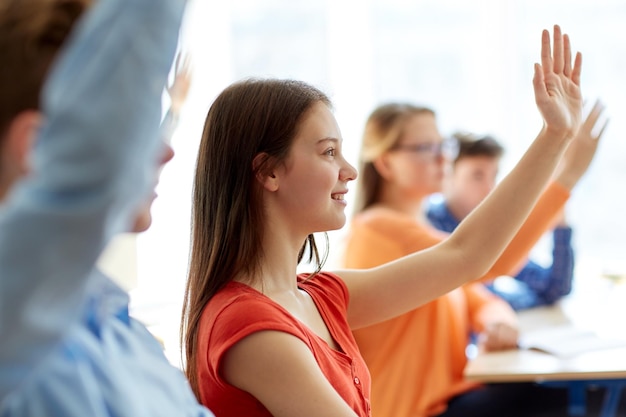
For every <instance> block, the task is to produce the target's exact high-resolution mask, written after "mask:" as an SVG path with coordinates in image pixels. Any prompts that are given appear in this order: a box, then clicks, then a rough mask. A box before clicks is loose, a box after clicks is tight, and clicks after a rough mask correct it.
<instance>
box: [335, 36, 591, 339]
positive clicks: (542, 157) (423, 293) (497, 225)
mask: <svg viewBox="0 0 626 417" xmlns="http://www.w3.org/2000/svg"><path fill="white" fill-rule="evenodd" d="M581 66H582V57H581V55H580V54H577V55H576V58H575V61H574V64H573V66H572V64H571V48H570V43H569V38H568V37H567V35H565V36H562V35H561V30H560V28H559V27H558V26H555V27H554V43H553V48H551V45H550V36H549V33H548V32H547V31H545V30H544V31H543V34H542V45H541V65H540V64H535V75H534V78H533V87H534V92H535V101H536V103H537V107H538V109H539V111H540V113H541V115H542V117H543V120H544V126H543V128H542V130H541V132H540V133H539V135H538V136H537V138H536V139H535V140H534V142H533V143H532V145H531V146H530V148H529V149H528V150H527V151H526V153H525V154H524V156H523V157H522V158H521V160H520V161H519V162H518V164H517V165H516V167H515V168H514V169H513V170H512V171H511V172H510V173H509V175H507V177H506V178H505V179H504V180H503V181H502V182H501V183H500V184H499V185H498V187H496V189H495V190H494V191H493V192H492V193H491V194H490V196H489V197H488V198H487V199H485V200H484V201H483V202H482V203H481V204H480V206H479V207H478V208H477V209H476V210H474V211H473V212H472V213H471V214H470V215H469V216H468V217H467V218H466V219H465V220H464V221H463V222H462V223H461V224H460V225H459V227H458V228H457V229H456V230H455V231H454V232H453V233H452V234H451V235H450V237H449V238H448V239H446V240H445V241H443V242H442V243H440V244H438V245H436V246H434V247H432V248H429V249H427V250H424V251H422V252H418V253H416V254H413V255H409V256H407V257H404V258H402V259H400V260H397V261H394V262H391V263H389V264H385V265H383V266H380V267H378V268H374V269H368V270H363V271H341V272H339V275H340V276H342V277H343V279H344V280H345V282H346V284H347V285H348V288H349V290H350V294H351V297H350V307H349V310H348V314H349V320H350V324H351V326H352V327H353V328H358V327H361V326H364V325H368V324H372V323H375V322H378V321H381V320H385V319H388V318H391V317H394V316H396V315H398V314H402V313H403V312H406V311H408V310H411V309H413V308H415V307H417V306H419V305H421V304H423V303H425V302H427V301H429V300H432V299H433V298H436V297H437V296H439V295H441V294H444V293H446V292H448V291H450V290H451V289H453V288H455V287H457V286H459V285H461V284H463V283H464V282H467V281H469V280H472V279H476V278H479V277H481V276H483V275H485V274H486V273H487V271H488V270H489V268H490V267H491V266H492V265H493V263H494V262H495V261H496V260H497V259H498V257H499V256H500V254H501V253H502V251H503V249H504V248H505V246H506V245H507V244H508V243H509V242H510V240H511V239H512V238H513V236H514V235H515V233H516V232H517V230H518V229H519V227H520V225H521V224H522V223H523V222H524V220H525V219H526V217H527V216H528V214H529V213H530V211H531V209H532V208H533V206H534V204H535V202H536V200H537V198H538V196H539V195H540V193H541V192H542V190H543V189H544V188H545V186H546V184H547V182H548V180H549V179H550V177H551V176H552V174H553V172H554V170H555V168H556V166H557V164H558V162H559V160H560V159H561V156H562V154H563V152H564V151H565V149H566V148H567V145H568V144H569V142H570V141H571V139H572V137H573V136H574V134H575V132H576V131H577V130H578V127H579V125H580V119H581V108H582V98H581V93H580V86H579V84H580V72H581Z"/></svg>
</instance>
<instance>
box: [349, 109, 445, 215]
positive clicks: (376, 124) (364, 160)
mask: <svg viewBox="0 0 626 417" xmlns="http://www.w3.org/2000/svg"><path fill="white" fill-rule="evenodd" d="M420 114H431V115H434V114H435V112H434V111H433V110H431V109H429V108H427V107H420V106H415V105H412V104H408V103H387V104H383V105H381V106H378V107H377V108H376V109H375V110H374V111H373V112H372V113H371V114H370V116H369V117H368V119H367V122H366V123H365V130H364V133H363V141H362V145H361V153H360V157H359V178H358V180H357V186H356V187H357V191H356V202H355V206H354V212H355V213H359V212H361V211H363V210H365V209H366V208H367V207H369V206H371V205H372V204H374V203H376V202H377V201H378V193H379V190H380V184H381V182H382V178H381V176H380V174H379V173H378V171H377V170H376V168H375V167H374V163H373V162H374V161H375V160H376V159H377V158H378V157H380V156H381V155H382V154H384V153H385V152H387V151H389V150H390V149H392V148H393V147H394V146H395V145H396V144H397V143H398V140H400V138H401V137H402V134H403V133H404V129H405V127H406V124H407V122H408V121H409V120H410V119H411V118H412V117H414V116H416V115H420Z"/></svg>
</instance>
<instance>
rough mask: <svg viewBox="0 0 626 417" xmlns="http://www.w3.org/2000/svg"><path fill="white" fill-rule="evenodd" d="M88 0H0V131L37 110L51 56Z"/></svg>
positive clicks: (57, 50) (58, 48) (60, 44)
mask: <svg viewBox="0 0 626 417" xmlns="http://www.w3.org/2000/svg"><path fill="white" fill-rule="evenodd" d="M91 3H92V1H91V0H2V2H0V57H2V65H0V92H1V94H0V134H3V133H4V131H5V130H6V129H7V127H8V126H9V124H10V123H11V121H12V120H13V119H14V118H15V117H16V116H17V115H18V114H20V113H21V112H23V111H26V110H39V107H40V102H39V100H40V94H41V89H42V86H43V84H44V81H45V79H46V76H47V74H48V71H49V69H50V66H51V64H52V62H53V61H54V58H55V57H56V55H57V53H58V52H59V50H60V49H61V47H62V46H63V44H64V43H65V40H66V39H67V37H68V36H69V34H70V32H71V31H72V29H73V27H74V24H75V23H76V22H77V21H78V19H79V17H80V16H81V15H82V13H83V12H84V11H85V10H86V8H87V7H88V6H89V5H90V4H91Z"/></svg>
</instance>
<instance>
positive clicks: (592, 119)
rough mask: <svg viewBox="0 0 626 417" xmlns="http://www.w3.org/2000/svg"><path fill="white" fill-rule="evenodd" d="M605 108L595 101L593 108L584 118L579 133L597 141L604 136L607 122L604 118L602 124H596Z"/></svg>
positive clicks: (598, 101)
mask: <svg viewBox="0 0 626 417" xmlns="http://www.w3.org/2000/svg"><path fill="white" fill-rule="evenodd" d="M604 109H605V106H604V104H603V103H602V102H601V101H600V100H596V102H595V103H594V105H593V107H592V108H591V110H590V111H589V114H588V115H587V117H586V118H585V121H584V122H583V125H582V126H581V129H580V130H581V133H583V134H584V135H585V136H587V137H589V138H590V139H594V140H599V139H600V138H601V137H602V135H603V134H604V130H605V129H606V126H607V124H608V122H609V120H608V119H607V118H605V119H604V120H603V121H602V123H601V124H600V123H598V122H599V121H600V118H601V117H602V114H603V112H604Z"/></svg>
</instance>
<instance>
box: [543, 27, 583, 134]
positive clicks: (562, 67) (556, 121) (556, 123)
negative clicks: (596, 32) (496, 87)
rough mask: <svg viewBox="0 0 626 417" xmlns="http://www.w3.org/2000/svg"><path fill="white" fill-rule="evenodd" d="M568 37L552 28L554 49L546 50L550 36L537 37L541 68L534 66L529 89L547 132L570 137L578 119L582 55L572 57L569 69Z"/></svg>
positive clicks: (558, 28)
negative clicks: (539, 39) (539, 46)
mask: <svg viewBox="0 0 626 417" xmlns="http://www.w3.org/2000/svg"><path fill="white" fill-rule="evenodd" d="M571 61H572V51H571V46H570V41H569V37H568V36H567V35H562V34H561V28H560V27H559V26H558V25H555V26H554V45H553V48H551V47H550V33H549V32H548V31H547V30H544V31H543V33H542V36H541V65H539V64H535V75H534V78H533V87H534V90H535V102H536V103H537V107H538V108H539V112H540V113H541V115H542V117H543V120H544V129H546V131H547V132H549V133H551V134H554V135H557V136H562V137H573V135H574V134H575V133H576V132H577V131H578V127H579V126H580V122H581V119H582V116H581V113H582V96H581V92H580V72H581V69H582V55H581V54H580V52H578V53H576V58H575V60H574V66H573V67H572V62H571Z"/></svg>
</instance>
